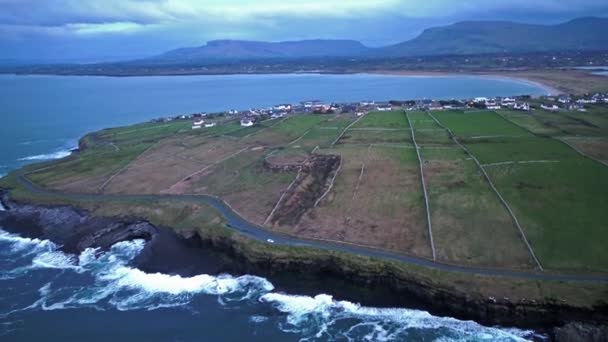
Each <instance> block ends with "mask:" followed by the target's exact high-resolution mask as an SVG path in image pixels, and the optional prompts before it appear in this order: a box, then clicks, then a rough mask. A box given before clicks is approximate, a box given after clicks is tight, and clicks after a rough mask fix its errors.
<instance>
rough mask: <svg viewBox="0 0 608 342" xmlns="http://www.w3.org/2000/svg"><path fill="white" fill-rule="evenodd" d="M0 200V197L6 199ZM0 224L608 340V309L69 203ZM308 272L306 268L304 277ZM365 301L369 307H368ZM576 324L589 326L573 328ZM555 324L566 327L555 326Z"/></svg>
mask: <svg viewBox="0 0 608 342" xmlns="http://www.w3.org/2000/svg"><path fill="white" fill-rule="evenodd" d="M0 195H1V194H0ZM0 199H1V202H2V204H3V206H4V207H5V208H6V209H8V210H7V211H0V226H2V228H3V229H4V230H6V231H8V232H11V233H15V234H19V235H21V236H24V237H29V238H39V239H48V240H51V241H53V242H54V243H55V244H57V245H58V246H60V248H61V250H63V251H64V252H66V253H72V254H78V253H80V252H82V251H83V250H84V249H86V248H91V247H93V248H100V249H101V250H105V249H108V248H110V246H112V245H113V244H115V243H117V242H120V241H127V240H133V239H144V240H146V246H145V248H144V249H143V251H142V252H141V254H140V255H139V256H138V257H137V258H135V259H134V260H133V261H132V264H133V265H132V266H134V267H137V268H139V269H141V270H143V271H145V272H162V273H168V274H179V275H182V276H193V275H196V274H202V273H207V274H218V273H223V272H226V273H250V274H257V275H261V276H264V277H266V278H268V279H269V280H270V281H271V282H272V283H273V284H274V285H275V286H276V287H277V290H279V291H285V292H292V293H299V294H304V295H316V294H319V293H333V294H339V295H338V297H339V299H344V300H349V301H354V302H361V304H363V305H370V306H381V307H401V306H406V307H416V308H419V309H423V310H428V311H430V312H431V313H433V314H434V315H440V316H441V315H445V316H453V317H457V318H460V319H472V320H476V321H478V322H480V323H482V324H485V325H503V326H517V327H522V328H531V329H535V330H541V331H545V332H548V333H549V335H550V336H551V337H552V338H553V339H555V340H556V341H608V328H607V327H606V326H603V324H606V321H607V317H608V308H606V307H601V308H596V310H593V311H591V310H582V309H574V308H571V307H564V306H560V305H557V304H542V305H539V304H532V303H530V304H529V305H527V306H522V305H520V304H510V303H488V302H482V301H479V300H475V299H474V298H467V297H466V296H465V297H463V296H461V295H459V294H455V293H450V292H449V291H447V290H446V289H436V288H432V285H431V284H425V283H422V282H416V281H414V280H411V279H409V280H408V279H400V278H398V277H396V276H395V275H393V274H390V273H387V272H385V273H383V274H378V273H377V272H373V271H372V272H366V271H365V270H362V269H355V268H345V267H344V266H343V265H340V264H339V260H337V259H334V258H328V259H327V262H325V263H323V264H316V263H311V262H310V261H308V262H306V261H303V260H286V259H282V258H268V257H265V258H264V257H262V258H261V257H259V256H252V255H246V254H245V253H243V251H242V250H241V249H239V248H238V247H235V245H234V244H233V243H232V242H231V241H229V240H225V239H213V240H209V241H206V240H203V239H201V238H200V237H199V235H198V234H190V235H189V236H181V235H178V234H176V233H175V232H174V231H173V230H171V229H169V228H166V227H157V226H154V225H152V224H150V223H148V222H146V221H144V220H134V219H125V218H100V217H91V216H90V215H88V213H87V212H86V211H83V210H79V209H77V208H74V207H70V206H57V207H47V206H37V205H30V204H21V203H15V202H12V201H11V200H10V199H9V198H8V196H7V195H2V196H0ZM302 270H306V272H303V271H302ZM362 299H363V302H362ZM577 321H582V322H586V323H585V324H583V323H575V322H577ZM555 326H561V327H559V328H555V329H554V327H555Z"/></svg>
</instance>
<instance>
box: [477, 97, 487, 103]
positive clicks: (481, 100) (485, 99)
mask: <svg viewBox="0 0 608 342" xmlns="http://www.w3.org/2000/svg"><path fill="white" fill-rule="evenodd" d="M489 100H490V99H488V98H487V97H476V98H475V99H474V100H473V102H475V103H486V102H488V101H489Z"/></svg>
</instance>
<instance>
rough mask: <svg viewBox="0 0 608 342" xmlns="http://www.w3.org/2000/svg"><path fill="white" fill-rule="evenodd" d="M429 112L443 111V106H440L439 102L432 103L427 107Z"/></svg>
mask: <svg viewBox="0 0 608 342" xmlns="http://www.w3.org/2000/svg"><path fill="white" fill-rule="evenodd" d="M428 108H429V110H443V109H444V108H443V105H442V104H441V102H438V101H433V102H432V103H431V104H430V105H429V107H428Z"/></svg>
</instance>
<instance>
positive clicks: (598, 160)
mask: <svg viewBox="0 0 608 342" xmlns="http://www.w3.org/2000/svg"><path fill="white" fill-rule="evenodd" d="M555 139H556V140H559V141H561V142H563V143H564V144H566V145H568V146H570V148H572V149H573V150H575V151H576V152H577V153H578V154H580V155H581V156H583V157H585V158H587V159H591V160H593V161H596V162H598V163H600V164H602V165H604V166H608V162H605V161H603V160H600V159H596V158H593V157H591V156H590V155H588V154H586V153H585V152H583V151H581V150H580V149H579V148H578V147H576V146H575V145H574V144H572V143H570V142H568V141H567V140H566V138H555Z"/></svg>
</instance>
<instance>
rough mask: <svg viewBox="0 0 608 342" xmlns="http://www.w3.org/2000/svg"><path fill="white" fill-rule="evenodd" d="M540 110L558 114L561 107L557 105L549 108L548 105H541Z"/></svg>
mask: <svg viewBox="0 0 608 342" xmlns="http://www.w3.org/2000/svg"><path fill="white" fill-rule="evenodd" d="M540 108H542V109H544V110H548V111H550V112H557V111H558V110H559V107H558V106H557V105H550V106H547V105H544V104H541V105H540Z"/></svg>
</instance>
